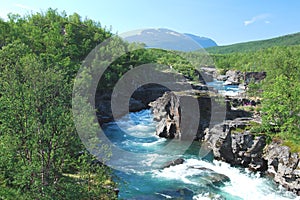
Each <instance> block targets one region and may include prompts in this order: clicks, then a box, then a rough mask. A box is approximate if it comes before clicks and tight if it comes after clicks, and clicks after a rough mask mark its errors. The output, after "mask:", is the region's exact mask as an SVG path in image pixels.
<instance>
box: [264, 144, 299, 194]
mask: <svg viewBox="0 0 300 200" xmlns="http://www.w3.org/2000/svg"><path fill="white" fill-rule="evenodd" d="M264 158H265V159H266V160H267V163H268V168H267V172H268V174H269V175H271V176H272V177H274V181H275V182H277V183H279V184H280V185H282V186H284V187H285V188H286V189H288V190H290V191H292V192H294V193H296V194H298V195H300V164H299V161H300V158H299V155H298V154H297V153H291V151H290V148H289V147H287V146H283V145H282V144H280V143H277V142H272V143H271V144H270V145H268V146H267V148H266V151H265V154H264Z"/></svg>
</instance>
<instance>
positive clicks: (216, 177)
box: [190, 166, 230, 186]
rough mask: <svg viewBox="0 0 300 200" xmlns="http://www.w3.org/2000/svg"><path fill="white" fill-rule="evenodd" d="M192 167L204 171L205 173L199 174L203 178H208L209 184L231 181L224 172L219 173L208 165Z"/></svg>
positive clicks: (219, 184)
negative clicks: (207, 166)
mask: <svg viewBox="0 0 300 200" xmlns="http://www.w3.org/2000/svg"><path fill="white" fill-rule="evenodd" d="M190 168H192V169H198V170H201V171H203V173H201V174H199V175H198V176H199V177H200V178H201V179H205V180H207V182H208V183H209V184H213V185H215V186H222V185H224V183H225V182H229V181H230V178H229V177H228V176H226V175H224V174H219V173H217V172H215V171H214V170H212V169H209V168H206V167H199V166H191V167H190Z"/></svg>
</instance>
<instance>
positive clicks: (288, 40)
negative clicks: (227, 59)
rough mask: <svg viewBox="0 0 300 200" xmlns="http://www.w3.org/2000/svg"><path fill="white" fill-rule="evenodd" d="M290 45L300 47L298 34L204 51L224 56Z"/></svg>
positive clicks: (210, 48) (299, 35)
mask: <svg viewBox="0 0 300 200" xmlns="http://www.w3.org/2000/svg"><path fill="white" fill-rule="evenodd" d="M291 45H300V32H299V33H294V34H289V35H284V36H280V37H276V38H271V39H266V40H258V41H251V42H244V43H237V44H232V45H226V46H217V47H209V48H206V49H205V50H206V51H208V52H209V53H215V54H226V53H235V52H249V51H257V50H259V49H265V48H269V47H275V46H291Z"/></svg>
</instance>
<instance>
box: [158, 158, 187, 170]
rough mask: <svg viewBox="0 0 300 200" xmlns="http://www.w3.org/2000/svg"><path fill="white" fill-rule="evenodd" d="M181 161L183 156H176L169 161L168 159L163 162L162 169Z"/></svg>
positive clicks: (178, 163)
mask: <svg viewBox="0 0 300 200" xmlns="http://www.w3.org/2000/svg"><path fill="white" fill-rule="evenodd" d="M183 162H184V159H183V158H177V159H175V160H171V161H168V162H166V163H165V164H163V166H162V169H164V168H168V167H171V166H175V165H180V164H182V163H183Z"/></svg>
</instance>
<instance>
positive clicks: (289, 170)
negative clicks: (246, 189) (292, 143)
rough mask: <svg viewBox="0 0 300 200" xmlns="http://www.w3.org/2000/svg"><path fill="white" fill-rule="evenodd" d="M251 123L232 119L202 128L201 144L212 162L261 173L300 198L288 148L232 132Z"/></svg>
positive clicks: (295, 158) (299, 177) (298, 172)
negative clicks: (212, 156) (207, 150)
mask: <svg viewBox="0 0 300 200" xmlns="http://www.w3.org/2000/svg"><path fill="white" fill-rule="evenodd" d="M251 120H252V119H245V118H244V119H243V118H242V119H235V120H230V121H226V122H225V123H222V124H218V125H216V126H214V127H213V128H212V129H210V130H209V129H206V131H205V135H204V137H203V142H204V143H206V144H207V145H208V147H209V148H210V149H211V150H212V151H213V154H214V157H215V158H216V159H219V160H223V161H225V162H228V163H230V164H232V165H233V166H243V167H247V168H249V169H251V170H253V171H260V172H263V173H265V174H267V175H270V176H272V177H273V178H274V181H275V182H277V183H278V184H280V185H282V186H283V187H285V188H286V189H287V190H290V191H292V192H294V193H296V194H297V195H300V164H299V161H300V158H299V155H298V154H297V153H291V152H290V148H289V147H287V146H284V145H282V144H280V143H278V142H272V143H271V144H269V145H267V143H266V137H265V136H264V135H261V136H255V135H253V134H251V133H249V132H247V131H240V132H236V130H242V129H243V128H245V126H247V123H249V122H250V121H251Z"/></svg>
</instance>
